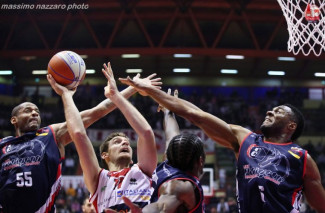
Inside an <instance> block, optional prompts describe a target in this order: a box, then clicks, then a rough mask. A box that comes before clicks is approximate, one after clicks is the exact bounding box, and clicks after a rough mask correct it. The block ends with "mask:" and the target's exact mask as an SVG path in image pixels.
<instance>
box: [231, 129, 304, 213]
mask: <svg viewBox="0 0 325 213" xmlns="http://www.w3.org/2000/svg"><path fill="white" fill-rule="evenodd" d="M306 160H307V151H306V150H304V149H302V148H301V147H299V146H298V145H297V144H294V143H292V142H289V143H271V142H267V141H264V140H263V135H259V134H255V133H250V134H249V135H248V136H247V137H246V138H245V139H244V140H243V142H242V144H241V146H240V150H239V156H238V161H237V202H238V208H239V212H241V213H252V212H263V213H288V212H290V213H298V212H299V209H300V201H301V198H302V192H303V178H304V175H305V170H306Z"/></svg>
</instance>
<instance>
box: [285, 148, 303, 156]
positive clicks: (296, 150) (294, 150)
mask: <svg viewBox="0 0 325 213" xmlns="http://www.w3.org/2000/svg"><path fill="white" fill-rule="evenodd" d="M288 152H289V153H290V154H291V155H292V156H293V157H295V158H297V159H300V157H301V156H302V155H303V153H302V152H303V149H301V148H298V147H291V149H290V150H289V151H288Z"/></svg>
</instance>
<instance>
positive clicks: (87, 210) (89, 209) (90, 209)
mask: <svg viewBox="0 0 325 213" xmlns="http://www.w3.org/2000/svg"><path fill="white" fill-rule="evenodd" d="M82 212H83V213H96V210H95V206H94V205H93V204H92V203H91V202H89V200H88V199H87V200H85V202H84V204H83V205H82Z"/></svg>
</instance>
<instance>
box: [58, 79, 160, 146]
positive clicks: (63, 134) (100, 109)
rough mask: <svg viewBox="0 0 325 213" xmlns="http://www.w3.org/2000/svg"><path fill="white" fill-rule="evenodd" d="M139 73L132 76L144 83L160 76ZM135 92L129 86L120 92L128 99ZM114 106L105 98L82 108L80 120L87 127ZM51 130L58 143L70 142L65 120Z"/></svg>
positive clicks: (154, 82) (149, 82)
mask: <svg viewBox="0 0 325 213" xmlns="http://www.w3.org/2000/svg"><path fill="white" fill-rule="evenodd" d="M139 76H140V74H138V75H136V76H135V77H134V78H137V80H138V81H141V82H142V83H144V84H160V83H161V82H160V78H154V77H155V76H156V74H152V75H149V76H148V77H146V78H143V79H141V78H139ZM135 93H136V90H135V89H134V88H133V87H132V86H129V87H127V88H126V89H124V90H123V91H122V92H121V95H122V96H123V97H125V98H126V99H128V98H129V97H131V96H132V95H133V94H135ZM115 108H116V105H115V104H114V103H113V102H112V101H111V100H110V99H106V100H104V101H102V102H101V103H99V104H98V105H97V106H95V107H93V108H91V109H88V110H84V111H82V112H80V115H81V118H82V122H83V124H84V126H85V128H88V127H89V126H90V125H92V124H93V123H95V122H96V121H98V120H99V119H100V118H102V117H104V116H106V115H107V114H108V113H110V112H111V111H113V110H114V109H115ZM52 127H53V130H54V132H55V134H56V139H57V141H58V142H59V143H60V145H62V146H65V145H67V144H68V143H70V142H71V137H70V135H69V134H68V130H67V124H66V122H63V123H58V124H53V125H52Z"/></svg>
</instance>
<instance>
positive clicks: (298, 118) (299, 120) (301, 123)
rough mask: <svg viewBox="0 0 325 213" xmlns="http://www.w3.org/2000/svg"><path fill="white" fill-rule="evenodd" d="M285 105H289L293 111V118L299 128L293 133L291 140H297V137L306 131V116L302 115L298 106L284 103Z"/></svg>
mask: <svg viewBox="0 0 325 213" xmlns="http://www.w3.org/2000/svg"><path fill="white" fill-rule="evenodd" d="M283 105H284V106H287V107H289V108H290V109H291V111H292V112H293V114H292V116H291V118H292V120H293V121H294V122H295V123H296V124H297V128H296V130H295V132H294V133H293V134H292V136H291V140H292V141H295V140H296V139H297V138H299V137H300V135H301V134H302V132H303V131H304V127H305V118H304V116H303V115H302V113H301V111H300V110H299V109H298V108H297V107H295V106H293V105H291V104H283Z"/></svg>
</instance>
